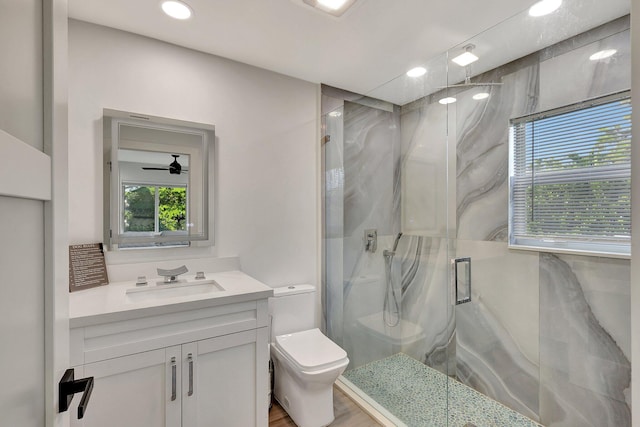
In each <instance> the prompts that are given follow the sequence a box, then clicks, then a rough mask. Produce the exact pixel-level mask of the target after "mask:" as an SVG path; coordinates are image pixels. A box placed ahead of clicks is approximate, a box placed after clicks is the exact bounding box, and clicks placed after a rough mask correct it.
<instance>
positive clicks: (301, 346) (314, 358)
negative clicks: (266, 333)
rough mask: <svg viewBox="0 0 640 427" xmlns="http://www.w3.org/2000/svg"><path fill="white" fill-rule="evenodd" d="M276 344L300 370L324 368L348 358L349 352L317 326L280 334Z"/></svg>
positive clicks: (338, 363)
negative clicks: (306, 329)
mask: <svg viewBox="0 0 640 427" xmlns="http://www.w3.org/2000/svg"><path fill="white" fill-rule="evenodd" d="M275 345H276V347H277V348H278V350H280V352H281V353H282V354H283V355H284V356H285V357H286V358H287V359H288V360H289V361H291V363H292V364H293V365H294V366H296V367H297V368H298V369H299V370H300V371H307V372H309V371H317V370H324V369H327V368H330V367H332V366H334V365H335V366H337V365H341V364H343V362H344V361H345V360H347V352H346V351H344V350H343V349H342V348H340V347H339V346H338V345H337V344H335V343H334V342H333V341H331V340H330V339H329V338H327V337H326V336H325V335H324V334H323V333H322V332H320V330H319V329H317V328H316V329H310V330H308V331H302V332H294V333H292V334H285V335H278V336H277V337H276V341H275Z"/></svg>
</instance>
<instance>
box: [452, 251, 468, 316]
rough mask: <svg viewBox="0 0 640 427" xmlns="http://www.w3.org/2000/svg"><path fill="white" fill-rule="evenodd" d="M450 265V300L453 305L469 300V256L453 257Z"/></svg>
mask: <svg viewBox="0 0 640 427" xmlns="http://www.w3.org/2000/svg"><path fill="white" fill-rule="evenodd" d="M451 266H452V271H451V278H452V280H451V281H452V283H453V284H452V286H451V288H452V290H451V293H452V300H453V301H455V305H459V304H464V303H466V302H471V258H469V257H464V258H454V259H452V260H451Z"/></svg>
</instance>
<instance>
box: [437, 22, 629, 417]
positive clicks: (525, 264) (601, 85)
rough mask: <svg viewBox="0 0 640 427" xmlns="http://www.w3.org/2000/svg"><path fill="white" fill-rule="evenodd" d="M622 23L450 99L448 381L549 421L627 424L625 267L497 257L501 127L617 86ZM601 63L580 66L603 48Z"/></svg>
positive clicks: (504, 165)
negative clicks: (457, 275)
mask: <svg viewBox="0 0 640 427" xmlns="http://www.w3.org/2000/svg"><path fill="white" fill-rule="evenodd" d="M628 25H629V22H628V19H627V18H621V19H619V20H616V21H614V22H612V23H609V24H606V25H604V26H602V27H600V28H598V29H596V30H593V31H590V32H589V33H585V34H582V35H579V36H577V37H575V38H572V39H570V40H567V41H565V42H562V43H559V44H558V45H555V46H552V47H550V48H547V49H545V50H543V51H541V52H537V53H535V54H532V55H530V56H528V57H525V58H522V59H520V60H518V61H515V62H513V63H510V64H508V65H506V66H504V67H500V68H498V69H496V70H493V71H492V72H489V73H486V74H484V75H482V76H479V77H478V81H501V82H502V83H503V85H502V86H494V87H493V88H492V90H491V96H490V97H489V98H488V99H486V100H484V101H475V100H473V99H472V98H471V96H472V95H473V94H474V93H475V92H476V91H477V89H475V88H471V89H468V90H465V91H461V92H459V93H457V94H456V95H455V96H456V97H457V98H458V102H457V103H456V104H453V106H452V107H450V109H453V110H455V112H454V113H453V114H454V115H455V117H456V126H455V133H456V141H457V142H456V147H455V151H456V157H457V159H456V169H455V170H456V173H455V175H456V177H455V182H456V221H457V222H456V236H457V250H456V254H457V256H469V257H471V258H472V272H473V273H472V298H473V301H472V302H471V303H470V304H463V305H460V306H458V307H457V308H456V333H457V350H456V357H457V360H456V363H457V376H458V378H459V379H460V380H461V381H463V382H464V383H466V384H467V385H470V386H472V387H474V388H476V389H477V390H479V391H481V392H483V393H485V394H487V395H489V396H490V397H492V398H494V399H496V400H498V401H500V402H502V403H504V404H506V405H507V406H509V407H511V408H513V409H515V410H517V411H519V412H521V413H523V414H525V415H527V416H529V417H531V418H533V419H535V420H537V421H540V422H541V423H542V424H544V425H546V426H549V427H552V426H596V425H598V426H604V425H615V426H630V419H629V406H628V396H626V393H627V391H628V390H627V387H628V381H629V375H630V371H629V362H628V358H629V353H628V347H629V341H630V337H629V319H630V317H629V306H628V299H627V298H626V295H627V294H628V293H629V288H630V281H629V280H630V279H629V262H628V261H624V260H617V259H608V258H597V257H590V256H564V255H563V256H560V255H550V254H544V253H538V252H529V251H517V250H509V249H508V248H507V238H508V236H507V224H508V198H509V193H508V153H509V141H508V122H509V119H511V118H515V117H518V116H523V115H527V114H531V113H534V112H539V111H544V110H547V109H551V108H556V107H560V106H564V105H570V104H572V103H575V102H578V101H582V100H585V99H589V98H593V97H597V96H601V95H605V94H608V93H612V92H617V91H620V90H624V89H628V88H629V86H630V57H629V53H628V49H629V32H628ZM611 46H616V47H618V54H616V56H614V57H613V58H612V59H611V60H609V61H596V62H594V61H589V60H588V56H589V55H590V54H591V53H593V52H596V51H598V50H601V49H603V48H605V47H611Z"/></svg>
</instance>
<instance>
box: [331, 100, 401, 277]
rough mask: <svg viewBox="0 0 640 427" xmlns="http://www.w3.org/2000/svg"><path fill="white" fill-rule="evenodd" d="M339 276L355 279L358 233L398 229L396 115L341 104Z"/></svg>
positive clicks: (387, 232) (388, 232)
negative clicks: (341, 273) (341, 238)
mask: <svg viewBox="0 0 640 427" xmlns="http://www.w3.org/2000/svg"><path fill="white" fill-rule="evenodd" d="M343 117H344V230H343V234H344V237H345V242H344V274H345V278H349V277H352V276H357V275H358V272H357V271H356V269H355V265H356V263H357V258H358V257H359V256H360V255H361V253H362V251H363V249H364V243H363V238H364V231H365V230H366V229H376V230H377V231H378V235H391V234H394V233H397V232H398V231H399V229H400V220H399V218H400V210H399V206H400V175H399V173H400V138H399V119H398V114H397V113H394V112H389V111H385V110H380V109H376V108H371V107H367V106H364V105H360V104H356V103H353V102H347V101H345V105H344V116H343Z"/></svg>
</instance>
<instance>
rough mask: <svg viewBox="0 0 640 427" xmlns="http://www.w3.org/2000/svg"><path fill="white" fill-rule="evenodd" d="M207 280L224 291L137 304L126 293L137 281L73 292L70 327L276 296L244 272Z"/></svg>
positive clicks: (188, 277)
mask: <svg viewBox="0 0 640 427" xmlns="http://www.w3.org/2000/svg"><path fill="white" fill-rule="evenodd" d="M205 276H206V278H207V279H208V280H211V279H213V280H215V281H216V282H217V283H218V284H219V285H220V286H222V288H223V290H219V291H214V292H206V293H200V294H195V295H183V296H169V297H166V298H156V299H150V300H146V301H135V300H134V299H132V298H130V297H129V296H127V294H126V290H127V289H128V288H139V287H137V286H136V284H135V281H128V282H117V283H109V284H108V285H106V286H100V287H97V288H92V289H85V290H81V291H77V292H73V293H71V294H70V295H69V327H70V328H79V327H83V326H90V325H96V324H100V323H105V322H117V321H121V320H129V319H134V318H139V317H146V316H154V315H159V314H165V313H175V312H178V311H184V310H194V309H199V308H205V307H212V306H218V305H224V304H233V303H239V302H246V301H255V300H260V299H265V298H268V297H270V296H272V295H273V289H272V288H271V287H269V286H267V285H265V284H264V283H262V282H259V281H258V280H256V279H254V278H253V277H251V276H249V275H247V274H245V273H243V272H241V271H237V270H234V271H224V272H219V273H205ZM180 278H181V279H186V280H191V279H193V278H194V276H193V275H184V276H180ZM159 280H160V281H161V280H162V279H161V278H154V279H148V281H149V285H147V286H149V287H153V286H156V284H155V283H156V281H159ZM159 286H162V285H159Z"/></svg>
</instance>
